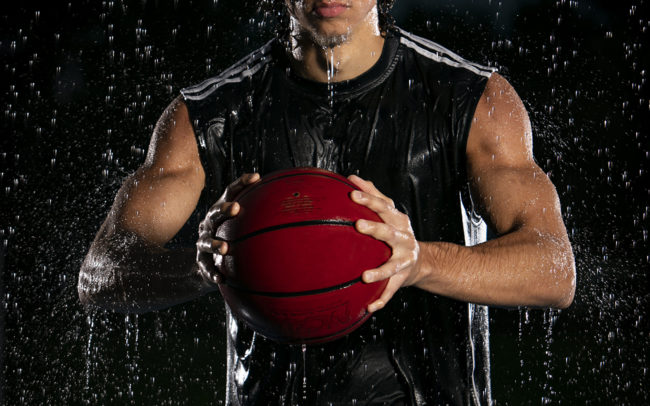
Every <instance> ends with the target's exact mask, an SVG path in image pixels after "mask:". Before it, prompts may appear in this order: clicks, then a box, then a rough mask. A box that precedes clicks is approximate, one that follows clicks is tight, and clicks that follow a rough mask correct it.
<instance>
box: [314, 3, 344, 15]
mask: <svg viewBox="0 0 650 406" xmlns="http://www.w3.org/2000/svg"><path fill="white" fill-rule="evenodd" d="M347 8H348V5H347V4H345V3H339V2H331V3H324V2H323V3H319V4H317V5H316V7H314V12H315V13H316V15H318V16H319V17H321V18H333V17H337V16H339V15H340V14H341V13H343V12H344V11H345V10H347Z"/></svg>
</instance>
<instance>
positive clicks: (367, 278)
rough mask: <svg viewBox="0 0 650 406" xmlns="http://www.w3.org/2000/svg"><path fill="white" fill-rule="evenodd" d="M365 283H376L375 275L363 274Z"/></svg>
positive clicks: (370, 273)
mask: <svg viewBox="0 0 650 406" xmlns="http://www.w3.org/2000/svg"><path fill="white" fill-rule="evenodd" d="M363 281H364V282H366V283H371V282H374V281H375V274H374V273H372V272H364V273H363Z"/></svg>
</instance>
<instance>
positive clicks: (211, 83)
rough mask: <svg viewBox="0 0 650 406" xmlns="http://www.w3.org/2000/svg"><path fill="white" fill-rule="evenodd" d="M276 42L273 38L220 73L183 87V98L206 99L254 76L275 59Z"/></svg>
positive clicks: (187, 101)
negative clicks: (218, 91) (220, 90)
mask: <svg viewBox="0 0 650 406" xmlns="http://www.w3.org/2000/svg"><path fill="white" fill-rule="evenodd" d="M276 42H277V40H276V39H273V40H271V41H269V42H267V43H266V44H265V45H263V46H262V47H260V48H258V49H256V50H255V51H253V52H251V53H250V54H248V55H246V56H245V57H243V58H242V59H240V60H239V61H238V62H236V63H235V64H233V65H232V66H230V67H229V68H227V69H225V70H224V71H222V72H221V73H219V74H218V75H216V76H213V77H211V78H209V79H206V80H204V81H202V82H201V83H198V84H196V85H193V86H189V87H186V88H184V89H182V90H181V95H182V96H183V99H184V100H185V102H186V103H192V102H195V101H201V100H205V99H207V98H209V97H210V96H213V95H214V94H215V91H216V90H218V89H222V90H223V89H224V88H226V87H233V85H236V84H239V83H243V82H245V81H247V80H250V79H252V78H254V76H256V75H257V74H259V73H260V72H261V71H262V70H263V68H264V67H265V66H268V65H269V64H270V63H271V62H272V61H273V55H274V52H273V50H274V45H275V43H276Z"/></svg>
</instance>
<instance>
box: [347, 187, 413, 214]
mask: <svg viewBox="0 0 650 406" xmlns="http://www.w3.org/2000/svg"><path fill="white" fill-rule="evenodd" d="M350 198H351V199H352V201H353V202H355V203H357V204H360V205H362V206H365V207H367V208H369V209H370V210H372V211H374V212H375V213H377V214H379V216H380V217H382V216H391V217H394V218H395V219H397V216H400V215H402V214H403V213H402V212H400V211H399V210H397V209H396V208H395V203H393V202H392V201H387V200H385V199H383V198H380V197H377V196H374V195H371V194H369V193H366V192H361V191H359V190H355V191H353V192H352V193H350ZM382 220H384V221H386V219H385V218H384V217H382Z"/></svg>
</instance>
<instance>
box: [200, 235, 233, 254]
mask: <svg viewBox="0 0 650 406" xmlns="http://www.w3.org/2000/svg"><path fill="white" fill-rule="evenodd" d="M196 248H197V250H198V252H200V253H203V252H205V253H208V254H219V255H226V254H227V253H228V243H227V242H225V241H222V240H215V239H213V238H212V236H204V237H201V238H199V239H198V241H197V242H196Z"/></svg>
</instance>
